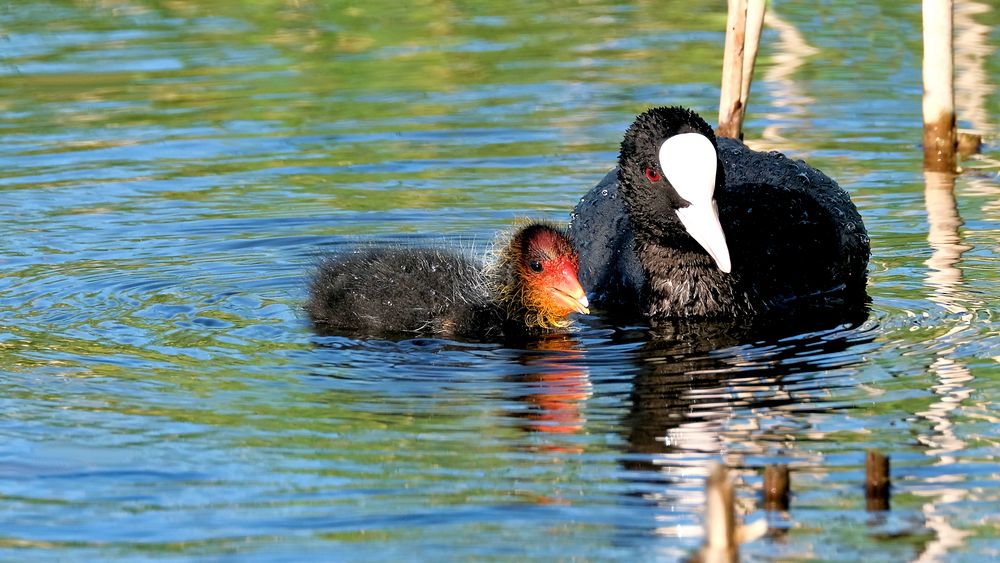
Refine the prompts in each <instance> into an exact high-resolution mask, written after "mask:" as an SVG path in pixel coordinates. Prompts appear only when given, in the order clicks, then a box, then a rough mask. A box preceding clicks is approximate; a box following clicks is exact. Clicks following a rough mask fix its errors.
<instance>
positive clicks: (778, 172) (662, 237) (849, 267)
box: [570, 108, 870, 318]
mask: <svg viewBox="0 0 1000 563" xmlns="http://www.w3.org/2000/svg"><path fill="white" fill-rule="evenodd" d="M701 137H703V139H702V138H701ZM705 139H707V141H708V142H710V145H709V144H708V143H706V142H705ZM668 140H670V141H669V143H668V142H667V141H668ZM678 141H682V142H678ZM692 144H693V145H698V148H695V149H691V152H690V154H691V155H692V156H691V157H688V156H687V154H688V153H683V154H682V156H680V157H677V158H674V157H672V156H671V153H672V151H676V150H688V148H687V147H688V146H689V145H692ZM708 151H712V152H713V153H714V156H709V157H706V160H699V159H698V158H700V157H698V155H699V154H702V153H703V152H704V153H707V152H708ZM695 157H697V158H695ZM685 166H690V167H697V166H704V167H705V168H707V169H710V170H707V171H706V172H705V174H704V181H702V183H701V184H699V185H698V186H696V187H691V186H690V185H688V184H691V183H692V182H694V184H697V183H698V181H701V180H697V178H696V180H697V181H693V180H690V178H689V176H691V175H693V176H692V177H697V176H698V174H699V172H697V171H691V170H680V171H678V168H679V167H680V168H683V167H685ZM716 169H717V170H716ZM685 185H687V187H684V186H685ZM705 190H707V195H706V194H705V193H704V191H705ZM713 191H714V194H713ZM713 195H714V199H712V196H713ZM698 207H700V208H701V211H702V216H700V217H699V218H696V219H693V220H692V219H690V217H681V216H682V215H684V214H685V213H690V212H691V211H692V210H695V208H698ZM712 208H716V209H717V213H716V214H715V217H716V219H715V223H714V224H715V227H714V228H713V227H711V226H709V227H706V225H708V224H709V223H712V214H713V213H712V212H713V209H712ZM685 219H687V220H686V221H685ZM720 228H721V231H719V232H714V231H713V229H715V230H718V229H720ZM706 233H707V234H706ZM570 236H571V237H572V238H573V240H574V244H575V245H576V248H577V251H578V252H579V255H580V279H581V282H582V283H583V284H584V286H585V287H587V288H588V291H589V292H590V297H591V300H592V302H594V303H595V304H597V305H599V306H601V307H602V308H604V309H605V310H613V311H617V312H619V313H620V312H622V311H631V312H632V313H633V314H636V315H645V316H647V317H653V318H656V317H660V318H667V317H698V316H705V317H712V316H715V317H718V316H726V317H745V316H756V315H764V314H782V315H784V314H794V313H795V312H798V311H804V310H807V309H816V308H819V307H822V308H834V309H836V308H858V307H860V308H863V307H864V301H865V289H864V288H865V284H866V269H867V264H868V258H869V252H870V250H869V240H868V235H867V232H866V231H865V227H864V224H863V222H862V220H861V216H860V214H859V213H858V211H857V208H856V207H855V206H854V204H853V203H852V202H851V199H850V196H849V195H848V194H847V192H846V191H845V190H843V189H842V188H841V187H840V186H838V185H837V183H836V182H834V181H833V180H832V179H830V178H829V177H828V176H826V175H825V174H823V173H822V172H820V171H819V170H816V169H815V168H812V167H811V166H809V165H807V164H805V163H804V162H802V161H793V160H790V159H788V158H786V157H785V156H784V155H781V154H779V153H777V152H767V153H763V152H757V151H753V150H751V149H749V148H748V147H746V145H744V144H743V143H742V142H740V141H737V140H734V139H726V138H720V139H718V140H716V138H715V136H714V134H713V132H712V130H711V128H710V127H709V126H708V125H707V124H706V123H705V122H704V120H702V119H701V118H700V117H698V116H697V114H694V113H693V112H690V111H689V110H686V109H683V108H655V109H653V110H649V111H648V112H645V113H644V114H641V115H640V116H639V117H638V118H637V119H636V122H635V123H633V125H632V126H631V127H630V128H629V130H628V132H627V133H626V136H625V140H623V142H622V152H621V156H620V158H619V165H618V167H617V168H616V169H615V170H612V171H611V172H610V173H609V174H608V175H607V176H605V177H604V179H603V180H601V182H599V183H598V185H597V186H595V187H594V188H593V189H591V190H590V192H588V193H587V194H586V195H585V196H584V197H583V198H582V199H581V201H580V203H579V204H578V205H577V206H576V208H575V209H574V211H573V215H572V221H571V225H570ZM713 237H715V238H713ZM723 237H724V238H723ZM697 239H701V240H697Z"/></svg>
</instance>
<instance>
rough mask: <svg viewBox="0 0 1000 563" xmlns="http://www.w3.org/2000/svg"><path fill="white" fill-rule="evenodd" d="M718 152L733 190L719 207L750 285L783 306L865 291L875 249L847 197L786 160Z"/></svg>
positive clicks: (734, 147) (737, 146)
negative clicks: (799, 300) (829, 294)
mask: <svg viewBox="0 0 1000 563" xmlns="http://www.w3.org/2000/svg"><path fill="white" fill-rule="evenodd" d="M718 144H719V158H720V160H721V161H722V164H723V171H724V173H725V175H726V181H725V186H726V187H725V189H724V190H722V191H721V193H716V200H717V202H718V205H719V215H720V220H721V222H722V225H723V228H724V230H725V232H726V237H727V240H728V241H729V244H730V247H731V253H732V255H733V259H734V261H736V262H737V263H736V264H734V266H735V267H734V271H737V272H739V273H740V274H741V276H742V279H743V281H744V283H745V284H747V285H750V286H752V287H750V289H752V290H754V291H756V292H758V293H761V292H763V293H764V294H768V295H770V296H771V299H772V300H774V301H776V302H780V301H783V300H788V299H791V300H794V299H797V298H803V297H808V296H810V295H813V294H818V293H825V292H830V291H833V292H838V291H840V290H841V289H844V290H851V291H854V290H862V291H863V288H864V285H865V279H866V270H867V265H868V258H869V254H870V243H869V239H868V233H867V231H866V230H865V227H864V223H863V222H862V220H861V215H860V214H859V213H858V210H857V208H856V207H855V205H854V203H853V202H852V201H851V198H850V195H849V194H848V193H847V191H845V190H844V189H843V188H841V187H840V186H839V185H837V183H836V182H835V181H833V180H832V179H831V178H830V177H829V176H827V175H825V174H823V173H822V172H821V171H819V170H817V169H816V168H813V167H811V166H809V165H807V164H806V163H804V162H802V161H794V160H791V159H789V158H787V157H785V156H784V155H783V154H781V153H777V152H757V151H753V150H751V149H749V148H747V147H746V146H745V145H744V144H743V143H741V142H740V141H737V140H734V139H725V138H723V139H719V140H718ZM739 262H742V264H739Z"/></svg>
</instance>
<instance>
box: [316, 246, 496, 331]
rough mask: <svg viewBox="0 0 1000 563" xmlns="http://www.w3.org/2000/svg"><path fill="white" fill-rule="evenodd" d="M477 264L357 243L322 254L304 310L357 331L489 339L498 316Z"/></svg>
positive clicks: (333, 326) (336, 327)
mask: <svg viewBox="0 0 1000 563" xmlns="http://www.w3.org/2000/svg"><path fill="white" fill-rule="evenodd" d="M481 270H482V268H481V266H480V265H479V264H476V263H475V262H474V261H472V260H470V259H469V258H468V257H466V256H462V255H460V254H457V253H453V252H448V251H442V250H436V249H430V248H379V247H372V248H366V249H361V250H359V251H357V252H354V253H351V254H346V255H342V256H328V257H325V258H323V259H322V261H321V262H320V264H319V265H318V267H317V270H316V274H315V276H314V277H313V279H312V283H311V286H310V296H309V300H308V302H307V303H306V311H307V312H308V313H309V316H310V318H311V319H312V320H313V321H314V323H316V324H317V326H320V327H322V328H323V329H326V330H329V331H333V332H341V331H342V332H347V333H358V334H392V333H415V334H441V335H451V334H464V335H469V336H480V337H484V338H488V337H490V336H491V335H492V334H491V333H493V332H497V333H499V331H500V330H501V329H500V327H501V315H500V311H499V309H498V308H497V307H495V306H494V305H493V303H492V301H491V299H490V298H489V296H488V294H487V286H486V283H485V279H484V278H483V274H482V271H481Z"/></svg>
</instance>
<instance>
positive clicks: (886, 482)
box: [865, 450, 891, 511]
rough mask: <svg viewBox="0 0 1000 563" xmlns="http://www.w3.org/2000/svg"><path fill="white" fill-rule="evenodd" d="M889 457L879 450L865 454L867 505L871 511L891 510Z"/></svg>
mask: <svg viewBox="0 0 1000 563" xmlns="http://www.w3.org/2000/svg"><path fill="white" fill-rule="evenodd" d="M890 487H891V482H890V477H889V457H888V456H886V455H884V454H882V453H880V452H879V451H878V450H868V453H867V454H866V456H865V507H866V508H867V509H868V510H869V511H879V510H889V489H890Z"/></svg>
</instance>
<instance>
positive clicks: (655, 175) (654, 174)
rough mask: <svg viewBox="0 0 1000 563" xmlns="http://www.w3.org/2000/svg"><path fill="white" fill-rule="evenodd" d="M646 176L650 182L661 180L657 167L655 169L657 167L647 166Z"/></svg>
mask: <svg viewBox="0 0 1000 563" xmlns="http://www.w3.org/2000/svg"><path fill="white" fill-rule="evenodd" d="M646 178H647V179H648V180H649V181H650V182H659V181H660V171H659V170H657V169H655V168H647V169H646Z"/></svg>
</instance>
